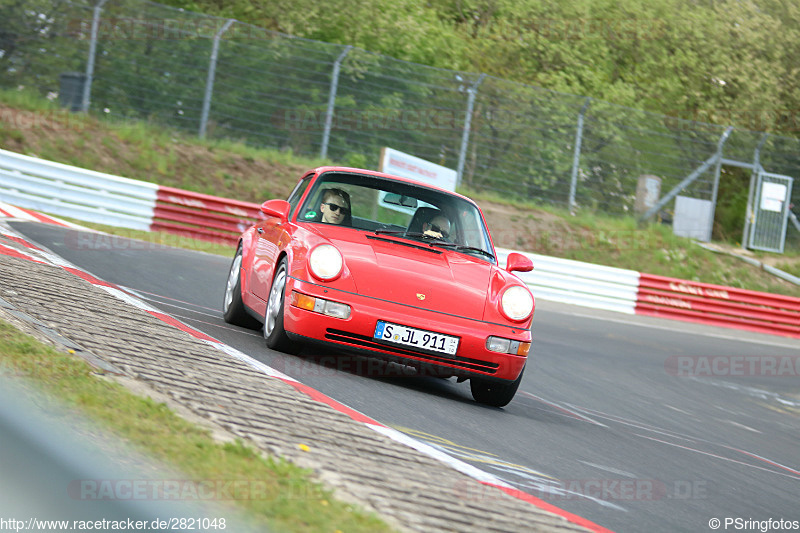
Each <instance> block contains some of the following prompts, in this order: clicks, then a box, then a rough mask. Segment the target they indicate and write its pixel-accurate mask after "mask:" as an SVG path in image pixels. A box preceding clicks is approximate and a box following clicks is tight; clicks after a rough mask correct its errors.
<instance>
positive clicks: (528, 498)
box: [0, 225, 610, 533]
mask: <svg viewBox="0 0 800 533" xmlns="http://www.w3.org/2000/svg"><path fill="white" fill-rule="evenodd" d="M0 235H2V236H3V237H5V238H6V239H9V240H11V241H13V242H15V243H17V244H19V245H21V246H24V247H25V248H26V249H27V250H28V251H29V252H30V253H26V252H20V251H19V250H17V249H15V248H11V247H9V246H5V245H3V244H0V254H2V255H8V256H11V257H16V258H19V259H25V260H28V261H33V262H35V263H39V264H49V265H53V266H57V267H60V268H62V269H64V270H65V271H67V272H69V273H71V274H73V275H75V276H78V277H79V278H81V279H83V280H85V281H88V282H89V283H91V284H92V285H95V286H97V287H100V288H101V289H103V290H104V291H106V292H108V293H109V294H110V295H112V296H114V297H116V298H118V299H119V300H122V301H123V302H125V303H127V304H129V305H132V306H134V307H137V308H139V309H141V310H143V311H145V312H146V313H148V314H150V315H152V316H153V317H155V318H157V319H159V320H161V321H163V322H165V323H167V324H169V325H171V326H173V327H175V328H177V329H180V330H181V331H183V332H185V333H188V334H189V335H191V336H193V337H195V338H197V339H199V340H201V341H203V342H205V343H207V344H209V345H211V346H213V347H214V348H216V349H218V350H220V351H222V352H224V353H225V354H227V355H229V356H230V357H233V358H235V359H237V360H239V361H241V362H243V363H245V364H247V365H248V366H250V367H251V368H254V369H255V370H258V371H260V372H262V373H263V374H265V375H267V376H269V377H271V378H274V379H278V380H280V381H282V382H284V383H286V384H288V385H290V386H292V387H293V388H295V389H296V390H298V391H299V392H302V393H303V394H305V395H307V396H308V397H309V398H311V399H312V400H314V401H317V402H320V403H323V404H325V405H328V406H329V407H332V408H333V409H335V410H336V411H339V412H340V413H343V414H345V415H347V416H349V417H350V418H351V419H352V420H354V421H356V422H359V423H362V424H365V425H366V426H367V427H368V428H370V429H372V430H374V431H376V432H378V433H380V434H382V435H384V436H386V437H389V438H390V439H392V440H394V441H395V442H398V443H401V444H404V445H406V446H408V447H410V448H413V449H415V450H417V451H418V452H421V453H424V454H425V455H427V456H429V457H431V458H432V459H435V460H437V461H440V462H442V463H444V464H446V465H448V466H450V467H451V468H454V469H455V470H457V471H459V472H461V473H462V474H465V475H467V476H469V477H471V478H472V479H475V480H476V481H479V482H480V483H482V484H483V485H486V486H489V487H494V488H497V489H499V490H502V491H503V492H505V493H506V494H508V495H509V496H512V497H514V498H518V499H520V500H523V501H525V502H528V503H530V504H532V505H534V506H536V507H538V508H540V509H542V510H544V511H547V512H550V513H552V514H554V515H557V516H560V517H562V518H564V519H565V520H567V521H568V522H570V523H573V524H575V525H578V526H581V527H584V528H586V529H588V530H589V531H595V532H598V533H610V530H609V529H606V528H604V527H602V526H599V525H597V524H595V523H593V522H591V521H589V520H587V519H585V518H583V517H580V516H577V515H574V514H572V513H569V512H567V511H565V510H563V509H560V508H558V507H556V506H554V505H552V504H550V503H548V502H546V501H544V500H541V499H539V498H536V497H535V496H532V495H530V494H528V493H526V492H523V491H521V490H519V489H517V488H515V487H513V486H512V485H510V484H508V483H506V482H505V481H503V480H502V479H500V478H498V477H497V476H494V475H493V474H489V473H488V472H484V471H483V470H480V469H479V468H477V467H475V466H472V465H470V464H468V463H465V462H464V461H461V460H459V459H456V458H454V457H452V456H450V455H448V454H446V453H444V452H443V451H441V450H439V449H437V448H434V447H433V446H431V445H429V444H426V443H424V442H422V441H419V440H417V439H414V438H412V437H409V436H408V435H406V434H405V433H402V432H400V431H398V430H396V429H393V428H391V427H388V426H386V425H384V424H381V423H380V422H378V421H376V420H374V419H372V418H370V417H368V416H366V415H365V414H363V413H361V412H359V411H357V410H355V409H353V408H351V407H348V406H347V405H344V404H342V403H340V402H338V401H336V400H334V399H333V398H331V397H329V396H327V395H325V394H323V393H321V392H320V391H318V390H316V389H314V388H312V387H309V386H308V385H305V384H303V383H301V382H300V381H298V380H296V379H294V378H293V377H291V376H288V375H286V374H284V373H282V372H280V371H278V370H275V369H274V368H272V367H270V366H268V365H266V364H264V363H262V362H260V361H258V360H256V359H253V358H252V357H250V356H249V355H247V354H245V353H243V352H241V351H239V350H237V349H235V348H233V347H231V346H228V345H226V344H224V343H222V342H220V341H218V340H217V339H215V338H213V337H211V336H209V335H207V334H205V333H203V332H202V331H199V330H197V329H195V328H193V327H191V326H188V325H186V324H184V323H183V322H181V321H180V320H178V319H176V318H174V317H172V316H170V315H168V314H166V313H163V312H161V311H158V310H157V309H155V308H153V307H151V306H150V305H148V304H147V303H145V302H144V301H142V300H141V299H139V298H137V297H136V296H134V295H132V294H131V293H129V292H127V291H125V290H123V289H121V288H120V287H118V286H116V285H114V284H111V283H108V282H106V281H103V280H101V279H99V278H97V277H95V276H93V275H92V274H90V273H88V272H86V271H85V270H83V269H80V268H78V267H76V266H75V265H73V264H71V263H70V262H68V261H66V260H64V259H63V258H61V257H59V256H57V255H55V254H53V253H50V252H48V251H46V250H43V249H41V248H39V247H37V246H35V245H33V244H31V243H29V242H28V241H26V240H25V239H24V237H22V236H21V235H19V234H17V233H15V232H13V230H10V229H8V228H4V227H3V226H2V225H0ZM35 256H38V257H39V259H37V258H36V257H35Z"/></svg>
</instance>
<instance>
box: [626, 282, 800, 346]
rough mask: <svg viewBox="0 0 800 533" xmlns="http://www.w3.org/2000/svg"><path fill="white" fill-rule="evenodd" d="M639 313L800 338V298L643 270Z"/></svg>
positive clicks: (637, 307) (637, 308) (640, 283)
mask: <svg viewBox="0 0 800 533" xmlns="http://www.w3.org/2000/svg"><path fill="white" fill-rule="evenodd" d="M636 314H638V315H651V316H659V317H665V318H673V319H678V320H686V321H691V322H701V323H704V324H712V325H715V326H725V327H734V328H737V329H745V330H749V331H756V332H760V333H772V334H778V335H785V336H788V337H796V338H800V298H793V297H791V296H783V295H780V294H770V293H765V292H756V291H750V290H745V289H736V288H733V287H724V286H721V285H709V284H707V283H698V282H695V281H686V280H682V279H675V278H666V277H663V276H655V275H652V274H641V275H640V278H639V295H638V299H637V302H636Z"/></svg>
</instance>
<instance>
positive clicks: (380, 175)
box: [313, 166, 477, 205]
mask: <svg viewBox="0 0 800 533" xmlns="http://www.w3.org/2000/svg"><path fill="white" fill-rule="evenodd" d="M313 172H314V173H315V174H317V175H319V174H322V173H324V172H352V173H357V174H366V175H368V176H375V177H377V178H386V179H391V180H395V181H402V182H403V183H408V184H411V185H418V186H420V187H426V188H428V189H434V190H437V191H441V192H444V193H447V194H452V195H453V196H457V197H459V198H462V199H464V200H467V201H468V202H471V203H473V204H475V205H477V204H476V203H475V201H474V200H473V199H471V198H469V197H467V196H464V195H463V194H459V193H457V192H455V191H450V190H448V189H444V188H442V187H439V186H437V185H432V184H430V183H425V182H424V181H418V180H413V179H410V178H405V177H403V176H397V175H395V174H387V173H385V172H378V171H376V170H367V169H364V168H354V167H337V166H322V167H317V168H315V169H313Z"/></svg>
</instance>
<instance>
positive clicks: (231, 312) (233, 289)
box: [222, 245, 261, 329]
mask: <svg viewBox="0 0 800 533" xmlns="http://www.w3.org/2000/svg"><path fill="white" fill-rule="evenodd" d="M241 272H242V247H241V245H240V246H239V247H238V248H237V249H236V255H235V256H234V257H233V261H232V262H231V269H230V271H229V272H228V282H227V284H226V285H225V298H224V299H223V300H222V317H223V318H224V319H225V322H227V323H228V324H235V325H237V326H242V327H245V328H250V329H258V327H259V326H260V325H261V324H260V323H259V322H258V320H256V319H255V318H253V317H252V316H250V315H249V314H248V313H247V310H246V309H245V307H244V302H243V301H242V277H241Z"/></svg>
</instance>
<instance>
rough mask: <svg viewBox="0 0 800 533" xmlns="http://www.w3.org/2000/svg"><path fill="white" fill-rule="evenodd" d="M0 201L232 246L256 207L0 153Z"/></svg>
mask: <svg viewBox="0 0 800 533" xmlns="http://www.w3.org/2000/svg"><path fill="white" fill-rule="evenodd" d="M0 199H2V200H3V201H6V202H8V203H10V204H14V205H17V206H19V207H24V208H27V209H35V210H37V211H44V212H46V213H52V214H54V215H60V216H65V217H70V218H74V219H77V220H83V221H86V222H96V223H98V224H107V225H109V226H116V227H121V228H129V229H136V230H143V231H168V232H170V233H175V234H178V235H185V236H189V237H193V238H197V239H203V240H207V241H214V242H229V243H232V244H233V243H235V242H236V239H237V238H238V236H239V234H240V233H241V232H242V231H243V230H244V229H245V228H247V226H249V225H250V224H252V223H253V221H254V220H256V219H258V218H259V217H260V216H261V211H260V209H259V207H260V206H259V205H258V204H253V203H249V202H241V201H238V200H229V199H227V198H218V197H215V196H209V195H207V194H200V193H195V192H191V191H184V190H181V189H174V188H172V187H162V186H159V185H156V184H154V183H147V182H143V181H137V180H132V179H128V178H122V177H120V176H112V175H110V174H103V173H101V172H95V171H93V170H86V169H82V168H78V167H73V166H69V165H64V164H61V163H55V162H52V161H44V160H42V159H36V158H34V157H29V156H26V155H21V154H17V153H14V152H9V151H6V150H0Z"/></svg>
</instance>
